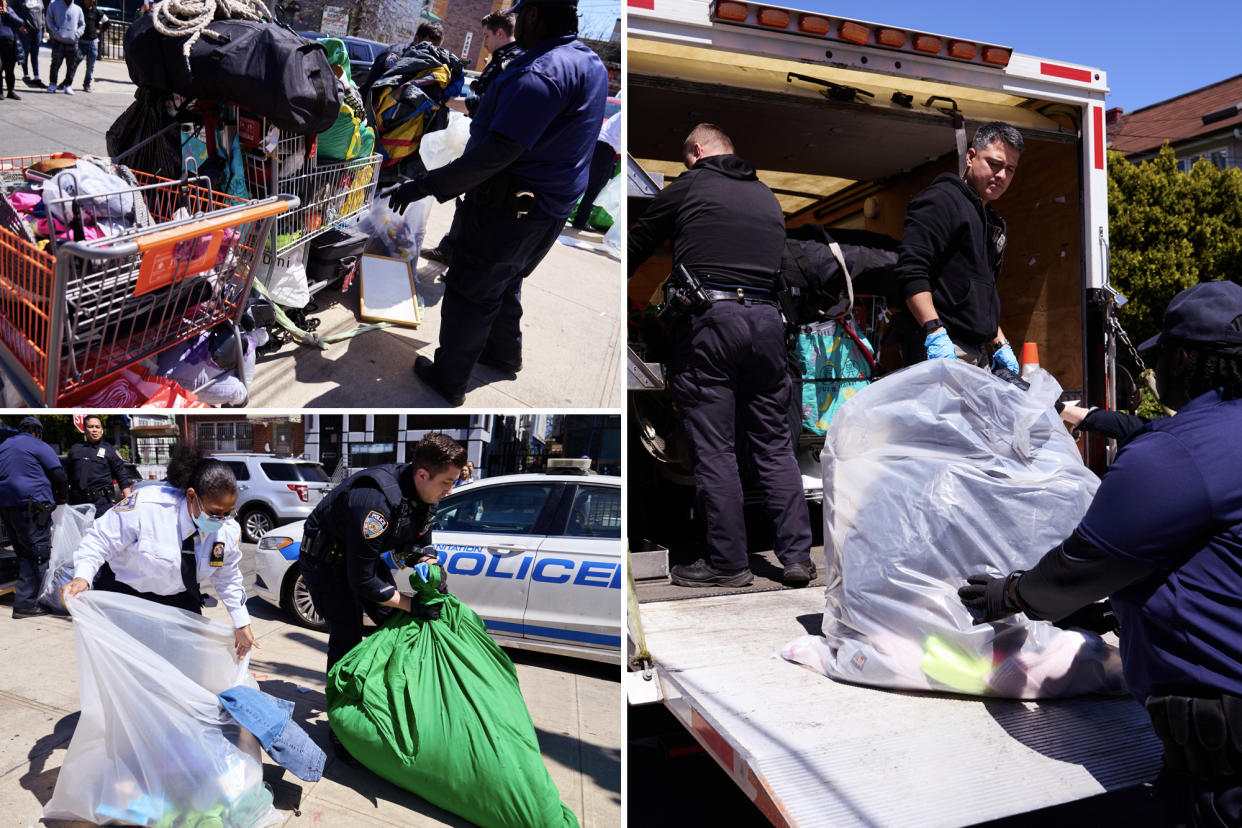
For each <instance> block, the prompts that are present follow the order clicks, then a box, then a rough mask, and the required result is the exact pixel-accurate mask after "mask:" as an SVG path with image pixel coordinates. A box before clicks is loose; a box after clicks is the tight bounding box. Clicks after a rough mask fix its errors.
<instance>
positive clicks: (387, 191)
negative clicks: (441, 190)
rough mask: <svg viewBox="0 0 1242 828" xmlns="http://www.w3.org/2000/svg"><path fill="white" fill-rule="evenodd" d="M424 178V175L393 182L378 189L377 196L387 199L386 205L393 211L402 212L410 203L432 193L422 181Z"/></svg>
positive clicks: (424, 180)
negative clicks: (411, 179) (396, 182)
mask: <svg viewBox="0 0 1242 828" xmlns="http://www.w3.org/2000/svg"><path fill="white" fill-rule="evenodd" d="M426 180H427V179H426V177H423V178H416V179H414V180H413V181H402V182H401V183H400V184H393V185H392V186H390V187H385V188H384V189H382V190H380V191H379V197H380V198H386V199H388V206H389V208H391V209H392V210H393V212H396V213H404V212H405V209H406V208H407V207H409V206H410V205H411V204H413V203H414V202H416V201H419V200H421V199H424V198H426V197H427V196H429V195H431V194H432V193H431V190H429V189H427V185H426V184H425V183H424V182H426Z"/></svg>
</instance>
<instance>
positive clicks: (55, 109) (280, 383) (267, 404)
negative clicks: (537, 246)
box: [0, 53, 625, 408]
mask: <svg viewBox="0 0 1242 828" xmlns="http://www.w3.org/2000/svg"><path fill="white" fill-rule="evenodd" d="M46 61H47V58H46V53H44V57H43V63H44V65H46ZM19 75H20V70H19ZM81 75H82V69H79V70H78V78H77V80H78V84H76V86H77V87H78V88H79V89H80V83H81ZM45 80H46V78H45ZM17 85H18V92H19V94H20V95H21V96H22V100H20V101H10V100H2V99H0V157H12V156H27V155H40V154H47V153H51V152H55V151H69V152H75V153H88V154H97V155H106V154H107V149H106V144H105V139H104V136H105V133H106V132H107V130H108V127H109V126H110V125H111V124H112V122H113V121H114V120H115V119H116V117H117V116H118V115H120V114H121V113H122V112H123V111H124V110H125V108H126V107H128V106H129V104H130V103H131V102H132V100H133V94H134V86H133V84H131V83H130V82H129V79H128V73H127V70H126V68H125V64H124V63H123V62H119V61H100V62H99V63H98V64H96V79H95V83H94V85H93V89H94V91H92V92H91V93H90V94H86V93H83V92H81V91H78V92H77V94H75V95H73V96H72V97H70V96H67V95H64V94H61V93H56V94H54V95H52V94H48V93H46V92H43V91H38V90H34V89H28V88H25V87H24V85H23V84H22V82H21V80H20V78H19V80H18V84H17ZM452 217H453V203H452V202H448V203H446V204H439V205H436V207H435V208H434V209H433V210H432V212H431V216H430V219H429V220H428V224H427V234H426V239H425V246H431V245H434V244H435V243H437V242H438V241H439V239H440V237H441V236H442V235H443V234H444V232H445V231H446V230H448V227H449V225H450V224H451V222H452ZM601 241H602V236H601V235H600V234H598V233H578V232H576V231H573V230H571V229H568V227H567V229H566V231H565V233H564V234H563V235H562V237H561V240H560V241H559V242H558V243H557V244H555V245H554V246H553V249H552V251H551V252H550V253H549V254H548V256H547V258H546V259H544V261H543V263H542V264H541V265H540V266H539V267H538V268H537V269H536V271H535V272H534V273H533V274H532V275H531V276H530V277H529V278H528V279H527V280H526V284H525V286H524V289H523V294H522V301H523V307H524V316H523V340H524V341H523V349H524V353H523V363H524V367H523V370H522V371H521V372H520V373H518V374H516V375H514V374H510V373H505V372H501V371H498V370H497V369H494V368H488V367H485V366H479V367H476V368H475V370H474V373H473V375H472V381H471V383H470V385H469V387H468V389H467V393H466V406H467V407H472V408H488V407H490V408H497V407H500V408H520V407H534V408H538V407H544V408H549V407H574V408H619V407H620V405H621V355H622V352H623V350H624V345H625V343H624V329H623V323H622V301H621V293H622V289H623V283H624V279H623V277H622V274H621V265H620V262H619V261H618V260H617V259H616V258H614V257H612V256H610V255H608V254H607V253H605V252H603V251H602V250H601V249H600V248H601V247H602V244H601ZM442 272H443V268H442V266H440V265H438V264H436V263H434V262H428V261H426V260H422V259H420V261H419V266H418V279H419V283H420V287H419V295H420V298H421V299H422V301H423V303H424V315H423V322H422V325H421V326H420V327H418V328H417V329H412V328H397V327H393V328H387V329H384V330H379V331H371V332H367V333H363V334H361V335H359V336H357V337H356V338H353V339H346V340H344V341H342V342H339V343H336V344H333V345H331V346H329V348H328V349H327V350H319V349H318V348H314V347H309V346H297V345H294V344H292V343H289V344H286V345H284V346H283V347H282V348H281V349H280V350H279V351H277V352H275V353H273V354H270V355H266V356H263V357H260V358H259V365H258V369H257V371H256V376H255V380H254V383H253V385H252V387H251V395H250V405H251V406H252V407H256V408H257V407H263V408H275V407H278V408H302V407H309V406H313V407H333V406H351V407H403V408H410V407H418V408H434V407H440V406H443V405H445V402H444V400H443V399H442V398H441V397H440V396H439V395H438V394H436V393H435V392H434V391H431V390H430V389H428V388H426V387H425V386H423V385H422V384H421V382H419V381H418V380H416V379H415V378H414V376H413V374H412V372H411V368H412V366H413V364H414V358H415V356H417V355H419V354H424V355H427V356H431V355H432V354H433V352H434V351H435V347H436V343H437V341H438V338H439V323H440V312H439V304H440V300H441V299H442V297H443V294H444V287H443V284H441V282H440V281H439V277H440V276H441V275H442ZM312 301H314V302H316V304H317V306H318V307H317V309H313V310H311V316H312V317H313V318H317V319H319V320H320V327H319V329H318V330H317V331H316V333H318V334H321V335H323V334H339V333H343V332H347V331H350V330H352V329H354V328H355V327H357V326H358V324H359V322H358V320H357V317H356V312H357V310H358V288H357V281H355V284H354V287H353V288H352V290H351V291H349V292H348V293H345V294H341V293H339V292H336V291H323V292H321V293H320V294H319V295H318V296H316V297H315V298H314V299H313V300H312Z"/></svg>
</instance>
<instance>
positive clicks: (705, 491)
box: [668, 300, 811, 571]
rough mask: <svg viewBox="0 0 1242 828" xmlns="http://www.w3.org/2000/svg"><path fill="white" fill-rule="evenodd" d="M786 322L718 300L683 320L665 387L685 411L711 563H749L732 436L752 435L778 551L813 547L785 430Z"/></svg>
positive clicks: (786, 556)
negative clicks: (666, 386) (705, 522)
mask: <svg viewBox="0 0 1242 828" xmlns="http://www.w3.org/2000/svg"><path fill="white" fill-rule="evenodd" d="M784 335H785V331H784V323H783V322H782V320H781V316H780V313H779V312H778V311H777V309H776V308H775V307H774V306H773V305H769V304H761V303H757V302H753V301H751V300H747V301H746V302H744V303H743V302H736V301H721V302H714V303H713V304H712V305H711V307H710V308H708V309H707V310H706V311H704V312H703V313H700V314H695V315H694V316H691V317H690V318H689V319H686V320H683V321H682V322H681V323H679V325H678V327H677V330H676V332H675V333H674V343H673V356H672V359H671V360H670V363H669V366H668V367H669V390H670V391H671V392H672V393H673V396H674V399H676V401H677V405H678V407H679V408H680V409H681V417H682V424H683V425H684V426H685V429H686V436H687V438H688V440H689V444H690V451H691V457H692V461H693V463H694V487H695V496H696V497H697V499H698V503H699V508H700V511H701V513H702V515H703V516H704V518H705V520H706V521H707V546H708V557H707V562H708V563H709V564H711V565H712V566H713V567H715V568H716V569H722V570H727V571H736V570H739V569H745V568H747V565H748V564H747V553H746V523H745V520H744V517H743V514H742V481H741V477H740V475H739V473H738V465H737V454H736V451H735V448H734V441H735V439H738V438H741V437H744V438H745V439H746V440H748V441H749V443H750V447H751V453H752V454H753V456H754V461H755V466H756V469H757V471H758V473H759V481H760V484H761V485H762V488H763V498H764V504H765V507H766V509H767V514H768V517H769V519H770V520H771V521H772V524H773V527H774V529H775V549H774V551H775V552H776V556H777V557H778V558H779V559H780V561H781V563H782V564H784V565H785V566H789V565H790V564H793V563H798V562H800V561H805V560H808V559H809V558H810V553H811V524H810V517H809V515H808V513H807V508H806V501H805V499H804V498H805V493H804V492H803V489H802V476H801V474H800V473H799V471H798V464H797V461H796V460H795V459H794V453H793V443H792V440H791V437H790V430H789V416H788V412H789V399H790V385H791V383H790V380H789V373H788V368H787V356H786V349H785V338H784Z"/></svg>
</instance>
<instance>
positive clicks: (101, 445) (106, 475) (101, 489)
mask: <svg viewBox="0 0 1242 828" xmlns="http://www.w3.org/2000/svg"><path fill="white" fill-rule="evenodd" d="M82 428H84V429H85V430H86V442H85V443H78V444H77V445H75V446H72V447H70V449H69V454H68V456H67V457H66V459H65V468H66V470H67V471H68V473H69V502H70V503H74V504H77V503H90V504H92V505H93V506H94V507H95V517H99V516H100V515H102V514H103V513H104V512H106V511H108V510H109V509H110V508H112V492H113V489H112V482H113V481H114V480H115V481H116V482H117V484H118V485H120V487H121V493H122V495H123V496H125V497H128V496H129V493H130V490H131V487H132V485H133V481H132V480H130V478H129V472H127V471H126V469H125V461H124V460H122V459H121V455H119V454H117V452H116V449H115V448H113V447H112V445H111V444H110V443H108V442H107V441H106V440H104V439H103V433H104V427H103V419H102V418H101V417H100V416H99V415H98V414H88V415H87V416H86V417H85V418H84V419H83V420H82Z"/></svg>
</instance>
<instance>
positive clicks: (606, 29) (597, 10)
mask: <svg viewBox="0 0 1242 828" xmlns="http://www.w3.org/2000/svg"><path fill="white" fill-rule="evenodd" d="M578 13H579V14H581V15H582V22H581V24H580V26H581V29H582V34H583V35H585V36H587V37H597V38H599V39H601V40H607V39H608V38H609V37H610V36H611V35H612V27H613V24H614V23H615V22H616V20H617V18H618V17H620V16H621V0H578Z"/></svg>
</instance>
